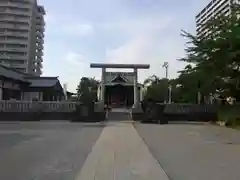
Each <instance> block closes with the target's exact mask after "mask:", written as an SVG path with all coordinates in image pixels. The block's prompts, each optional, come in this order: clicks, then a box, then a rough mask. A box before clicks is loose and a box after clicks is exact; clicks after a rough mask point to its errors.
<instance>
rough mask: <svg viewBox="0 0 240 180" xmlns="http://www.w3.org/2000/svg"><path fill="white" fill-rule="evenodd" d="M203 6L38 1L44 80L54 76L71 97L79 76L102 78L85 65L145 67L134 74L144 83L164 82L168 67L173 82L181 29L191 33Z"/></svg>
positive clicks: (160, 0)
mask: <svg viewBox="0 0 240 180" xmlns="http://www.w3.org/2000/svg"><path fill="white" fill-rule="evenodd" d="M208 2H209V0H51V1H50V0H38V3H39V4H41V5H43V6H44V7H45V9H46V16H45V21H46V32H45V39H44V41H45V44H44V57H43V59H44V61H43V75H44V76H59V79H60V81H61V83H62V84H67V87H68V90H69V91H73V92H75V91H76V87H77V84H78V83H79V81H80V79H81V77H83V76H85V77H95V78H96V79H101V70H100V69H91V68H90V63H121V64H122V63H127V64H131V63H139V64H150V69H149V70H140V71H139V81H140V82H143V81H144V79H145V78H147V77H149V76H151V75H157V76H159V77H160V78H161V77H164V74H165V70H164V69H163V68H162V65H163V63H164V62H169V76H170V78H175V77H177V76H178V73H177V72H178V71H179V70H181V69H183V68H184V66H185V64H184V63H183V62H179V61H177V59H179V58H181V57H184V55H185V52H184V48H185V47H186V44H185V43H186V39H184V38H183V37H182V36H181V35H180V34H181V30H186V31H188V32H191V33H193V34H195V27H196V26H195V15H196V14H197V13H198V12H200V11H201V9H202V8H203V7H204V6H206V5H207V3H208ZM108 71H112V70H108ZM115 71H116V70H115ZM118 71H119V70H118ZM123 71H125V70H123Z"/></svg>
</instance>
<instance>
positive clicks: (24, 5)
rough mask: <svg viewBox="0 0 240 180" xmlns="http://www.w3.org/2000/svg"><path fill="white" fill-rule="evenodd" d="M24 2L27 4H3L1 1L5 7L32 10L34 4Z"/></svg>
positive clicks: (1, 4) (1, 3)
mask: <svg viewBox="0 0 240 180" xmlns="http://www.w3.org/2000/svg"><path fill="white" fill-rule="evenodd" d="M22 1H23V2H25V3H22V2H17V3H16V2H11V1H8V2H4V1H3V2H1V1H0V6H4V7H16V8H29V9H30V8H31V7H32V4H31V3H30V2H29V1H26V0H25V1H24V0H22Z"/></svg>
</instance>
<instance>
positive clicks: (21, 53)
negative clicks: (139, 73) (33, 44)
mask: <svg viewBox="0 0 240 180" xmlns="http://www.w3.org/2000/svg"><path fill="white" fill-rule="evenodd" d="M6 55H7V56H11V55H13V56H26V55H27V53H26V52H15V51H11V52H6Z"/></svg>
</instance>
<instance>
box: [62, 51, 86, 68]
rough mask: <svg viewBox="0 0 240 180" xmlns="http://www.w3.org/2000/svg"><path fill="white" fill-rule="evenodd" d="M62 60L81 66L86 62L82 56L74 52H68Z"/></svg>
mask: <svg viewBox="0 0 240 180" xmlns="http://www.w3.org/2000/svg"><path fill="white" fill-rule="evenodd" d="M64 60H65V61H66V62H68V63H71V64H74V65H83V64H85V63H86V62H87V59H86V58H85V57H84V56H83V55H82V54H79V53H75V52H68V53H67V54H66V55H65V57H64Z"/></svg>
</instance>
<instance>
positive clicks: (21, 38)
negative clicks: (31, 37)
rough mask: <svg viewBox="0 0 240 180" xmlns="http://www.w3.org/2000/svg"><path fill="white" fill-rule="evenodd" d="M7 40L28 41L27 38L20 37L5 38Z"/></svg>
mask: <svg viewBox="0 0 240 180" xmlns="http://www.w3.org/2000/svg"><path fill="white" fill-rule="evenodd" d="M7 39H8V40H28V38H27V37H20V36H7Z"/></svg>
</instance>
